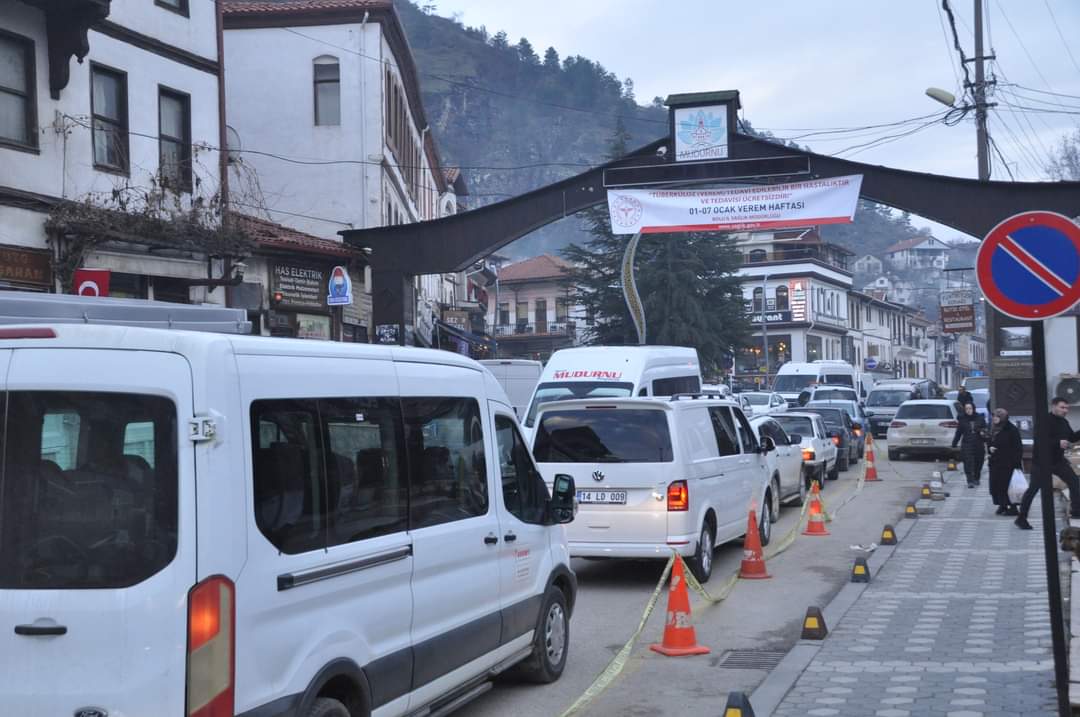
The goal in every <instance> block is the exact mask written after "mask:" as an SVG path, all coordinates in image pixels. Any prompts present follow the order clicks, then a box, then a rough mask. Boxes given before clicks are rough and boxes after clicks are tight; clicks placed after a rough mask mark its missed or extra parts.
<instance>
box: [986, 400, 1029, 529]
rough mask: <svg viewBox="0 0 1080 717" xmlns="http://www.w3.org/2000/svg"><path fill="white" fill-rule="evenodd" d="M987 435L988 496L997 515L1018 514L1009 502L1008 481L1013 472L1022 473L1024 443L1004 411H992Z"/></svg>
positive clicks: (1001, 409)
mask: <svg viewBox="0 0 1080 717" xmlns="http://www.w3.org/2000/svg"><path fill="white" fill-rule="evenodd" d="M991 420H993V422H994V425H993V426H992V428H991V433H990V497H991V498H992V499H993V501H994V505H996V506H997V507H998V509H997V514H998V515H1019V514H1020V511H1018V510H1017V506H1016V504H1015V503H1013V502H1012V501H1010V500H1009V480H1010V479H1011V478H1012V473H1013V471H1014V470H1016V469H1019V470H1021V471H1022V470H1024V444H1023V443H1022V442H1021V440H1020V429H1018V428H1017V427H1016V426H1014V425H1013V424H1012V422H1011V421H1010V420H1009V412H1008V411H1006V410H1005V409H1004V408H999V409H997V410H996V411H994V417H993V419H991Z"/></svg>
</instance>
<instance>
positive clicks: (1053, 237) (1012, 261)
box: [975, 211, 1080, 717]
mask: <svg viewBox="0 0 1080 717" xmlns="http://www.w3.org/2000/svg"><path fill="white" fill-rule="evenodd" d="M975 273H976V279H977V281H978V283H979V288H980V289H981V290H982V292H983V294H984V295H985V296H986V300H987V301H989V302H990V304H991V305H992V306H993V307H994V308H995V309H997V310H998V311H1000V312H1001V313H1003V314H1005V315H1006V316H1011V317H1013V318H1014V319H1024V320H1027V321H1030V322H1031V358H1032V364H1033V374H1034V376H1033V378H1034V384H1035V391H1034V393H1035V448H1036V450H1035V452H1034V453H1033V455H1032V462H1031V465H1032V471H1031V480H1032V483H1033V485H1038V486H1039V489H1040V490H1039V494H1040V498H1041V505H1042V519H1043V549H1044V554H1045V557H1046V587H1047V593H1048V599H1049V602H1050V630H1051V635H1052V637H1053V645H1054V683H1055V685H1056V687H1057V695H1058V712H1059V714H1060V715H1062V717H1067V716H1068V715H1069V714H1071V711H1070V706H1069V662H1068V655H1067V654H1066V652H1065V618H1064V614H1063V613H1064V611H1063V607H1062V597H1061V578H1060V576H1059V573H1058V548H1057V527H1056V526H1055V520H1054V495H1053V479H1052V476H1051V473H1050V469H1049V468H1050V467H1049V465H1048V463H1049V461H1048V460H1047V458H1048V456H1049V455H1050V447H1049V446H1048V445H1046V438H1045V435H1046V421H1047V417H1048V416H1047V410H1048V403H1049V401H1048V399H1047V395H1046V340H1045V336H1044V332H1043V321H1044V320H1045V319H1049V318H1051V317H1054V316H1057V315H1058V314H1061V313H1064V312H1065V311H1067V310H1069V309H1070V308H1072V306H1073V305H1075V304H1076V303H1077V302H1078V301H1080V226H1078V225H1077V224H1076V223H1075V222H1073V221H1072V220H1071V219H1069V218H1068V217H1066V216H1064V215H1061V214H1056V213H1054V212H1043V211H1033V212H1023V213H1020V214H1016V215H1013V216H1011V217H1009V218H1008V219H1006V220H1005V221H1003V222H1001V223H1000V224H998V225H997V226H996V227H994V228H993V229H991V230H990V233H989V234H987V235H986V238H985V239H984V240H983V242H982V244H981V245H980V246H979V252H978V254H977V255H976V258H975Z"/></svg>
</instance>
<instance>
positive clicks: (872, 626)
mask: <svg viewBox="0 0 1080 717" xmlns="http://www.w3.org/2000/svg"><path fill="white" fill-rule="evenodd" d="M956 483H957V482H956V481H954V482H953V483H952V486H950V488H951V491H952V497H950V498H948V499H947V500H946V501H944V502H937V503H933V504H932V505H933V506H934V508H935V513H934V514H933V515H927V516H923V517H920V518H919V519H918V520H917V521H916V522H915V524H914V526H913V527H912V530H911V532H910V533H908V535H907V536H906V537H905V538H904V539H903V541H902V542H901V544H900V545H899V546H898V547H897V551H896V552H895V553H894V554H893V555H892V557H891V558H889V560H888V561H886V563H885V564H884V566H883V567H882V568H881V570H880V572H879V574H877V575H874V576H873V582H872V583H871V584H870V586H869V587H868V588H867V589H866V591H864V592H863V593H862V595H861V596H860V597H859V599H858V601H857V602H856V603H855V604H854V605H853V606H852V607H851V609H850V610H849V611H848V612H847V613H846V614H845V615H844V617H843V619H842V620H841V622H840V624H839V625H830V626H829V627H830V628H831V630H832V631H831V633H830V634H829V637H828V638H827V639H826V641H825V642H824V643H823V646H822V648H821V650H820V652H818V654H817V656H816V657H815V658H814V661H813V662H812V663H811V664H810V665H809V667H807V669H806V671H805V672H804V673H803V674H802V675H801V676H800V677H799V679H798V681H797V682H796V683H795V686H794V687H793V688H792V689H791V691H790V692H788V694H787V695H786V696H785V698H784V700H783V702H782V703H781V704H780V706H779V707H778V708H777V710H776V711H775V712H774V715H777V716H778V717H789V716H791V717H794V715H800V716H801V715H814V716H815V717H826V716H827V715H859V716H862V715H875V716H877V717H905V716H906V715H918V716H922V715H927V716H931V715H943V716H948V717H979V716H981V715H986V716H987V717H990V716H991V715H993V716H994V717H997V716H999V715H1001V716H1003V715H1017V716H1019V715H1025V716H1027V717H1031V716H1033V715H1055V714H1057V711H1056V701H1055V700H1056V698H1055V692H1054V688H1053V670H1054V662H1053V652H1052V647H1051V637H1050V613H1049V608H1048V607H1047V598H1046V573H1045V559H1044V557H1043V544H1042V532H1041V528H1042V525H1041V520H1038V521H1037V520H1035V518H1037V517H1038V514H1037V513H1036V511H1035V510H1033V511H1032V513H1033V517H1032V520H1031V522H1032V524H1033V525H1034V526H1035V530H1031V531H1021V530H1018V529H1017V528H1016V527H1015V526H1014V525H1013V523H1012V518H1007V517H1002V516H995V515H994V506H993V505H991V503H990V499H989V497H988V496H987V495H986V492H985V487H984V488H983V489H981V490H977V491H967V490H966V489H965V488H963V487H962V483H961V487H953V486H956ZM983 485H984V486H985V481H984V484H983ZM1037 507H1038V501H1036V508H1037Z"/></svg>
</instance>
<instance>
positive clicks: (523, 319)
mask: <svg viewBox="0 0 1080 717" xmlns="http://www.w3.org/2000/svg"><path fill="white" fill-rule="evenodd" d="M514 318H515V319H516V321H515V323H516V324H517V327H518V331H524V330H525V329H526V328H527V327H528V325H529V302H527V301H519V302H517V305H516V306H515V307H514Z"/></svg>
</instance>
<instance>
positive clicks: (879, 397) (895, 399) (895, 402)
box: [866, 391, 911, 406]
mask: <svg viewBox="0 0 1080 717" xmlns="http://www.w3.org/2000/svg"><path fill="white" fill-rule="evenodd" d="M910 400H911V391H871V392H870V396H869V397H868V398H867V399H866V405H867V406H899V405H900V404H901V403H903V402H904V401H910Z"/></svg>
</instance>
